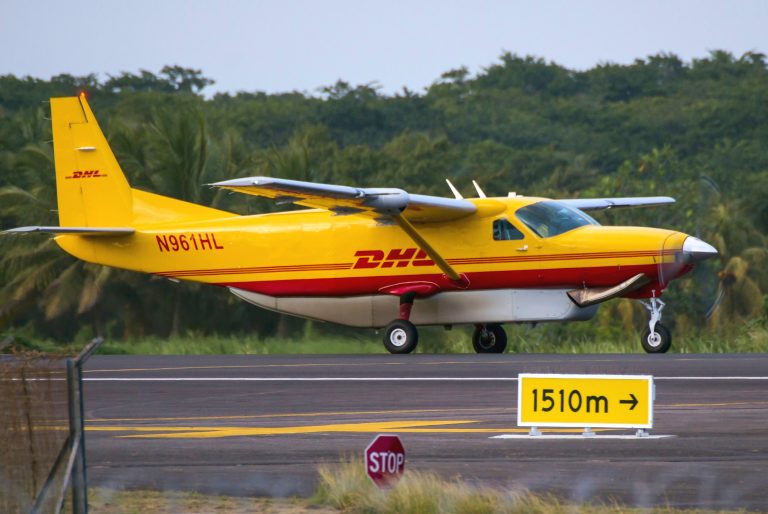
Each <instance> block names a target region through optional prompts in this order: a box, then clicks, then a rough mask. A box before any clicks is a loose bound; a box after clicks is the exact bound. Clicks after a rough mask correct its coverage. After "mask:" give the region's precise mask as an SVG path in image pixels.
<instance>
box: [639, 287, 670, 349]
mask: <svg viewBox="0 0 768 514" xmlns="http://www.w3.org/2000/svg"><path fill="white" fill-rule="evenodd" d="M643 306H644V307H645V308H646V309H648V312H649V313H650V315H651V319H650V320H649V321H648V328H647V329H645V331H644V332H643V335H642V337H641V338H640V343H641V344H642V345H643V350H645V351H646V352H647V353H666V352H667V350H669V347H670V346H672V334H671V333H670V332H669V329H668V328H667V327H665V326H664V325H662V324H661V323H660V321H661V311H662V310H663V309H664V306H665V303H664V302H662V301H661V300H659V299H658V298H655V297H653V298H651V301H650V302H648V303H645V302H643Z"/></svg>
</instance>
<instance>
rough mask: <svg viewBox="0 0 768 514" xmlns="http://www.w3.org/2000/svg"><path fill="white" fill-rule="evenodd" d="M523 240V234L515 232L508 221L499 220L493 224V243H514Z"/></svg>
mask: <svg viewBox="0 0 768 514" xmlns="http://www.w3.org/2000/svg"><path fill="white" fill-rule="evenodd" d="M524 238H525V236H524V235H523V233H522V232H520V231H519V230H517V229H516V228H515V226H514V225H513V224H512V223H510V222H509V221H508V220H506V219H504V218H500V219H497V220H495V221H494V222H493V240H494V241H516V240H519V239H524Z"/></svg>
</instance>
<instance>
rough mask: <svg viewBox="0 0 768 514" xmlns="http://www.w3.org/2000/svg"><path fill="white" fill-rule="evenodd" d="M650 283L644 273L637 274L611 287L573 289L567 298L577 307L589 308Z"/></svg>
mask: <svg viewBox="0 0 768 514" xmlns="http://www.w3.org/2000/svg"><path fill="white" fill-rule="evenodd" d="M650 282H651V279H649V278H648V277H647V276H646V275H645V273H638V274H637V275H635V276H634V277H632V278H630V279H629V280H625V281H624V282H622V283H621V284H618V285H616V286H613V287H592V288H585V289H574V290H573V291H568V298H570V299H571V300H573V303H575V304H576V305H578V306H579V307H589V306H590V305H595V304H597V303H601V302H605V301H607V300H610V299H611V298H616V297H617V296H621V295H624V294H627V293H631V292H633V291H637V290H638V289H640V288H641V287H643V286H644V285H646V284H648V283H650Z"/></svg>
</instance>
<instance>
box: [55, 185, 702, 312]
mask: <svg viewBox="0 0 768 514" xmlns="http://www.w3.org/2000/svg"><path fill="white" fill-rule="evenodd" d="M540 200H541V199H538V198H523V197H517V198H495V199H481V200H473V202H475V203H476V205H477V206H478V213H477V214H475V215H472V216H470V217H468V218H465V219H462V220H457V221H452V222H450V223H431V224H428V225H423V226H421V227H420V231H421V233H422V234H423V236H424V238H425V239H426V240H428V241H429V242H430V244H432V245H433V246H434V247H435V248H437V249H438V250H439V252H440V253H441V255H443V256H444V257H445V259H446V260H447V261H448V263H449V264H451V266H453V267H454V268H455V269H456V271H457V272H459V273H460V274H461V275H462V278H463V279H464V280H463V281H461V282H457V281H453V280H451V279H449V278H448V277H446V276H445V275H444V274H443V273H442V272H441V271H440V269H439V268H438V267H437V266H436V265H435V264H434V263H433V262H432V261H431V260H430V259H429V258H428V257H427V256H426V254H425V253H424V252H423V251H421V250H420V249H419V248H418V247H417V246H416V245H415V244H414V242H413V241H412V240H411V239H410V238H409V237H408V235H407V234H405V233H404V232H403V231H402V230H401V229H400V227H398V226H397V225H383V224H381V223H379V222H377V221H376V220H374V219H370V218H364V217H359V216H338V215H334V214H332V213H330V212H328V211H322V210H301V211H290V212H281V213H274V214H263V215H255V216H236V217H227V218H222V219H212V220H206V221H196V222H190V223H188V224H182V223H178V222H173V223H160V224H157V223H155V224H151V223H150V224H145V225H137V226H136V227H135V228H136V232H135V234H133V235H132V236H129V237H120V238H109V237H99V238H87V237H78V236H66V235H64V236H58V237H57V238H56V241H57V242H58V243H59V245H60V246H61V247H62V248H63V249H65V250H66V251H67V252H69V253H71V254H72V255H74V256H76V257H78V258H81V259H84V260H87V261H91V262H97V263H100V264H106V265H108V266H114V267H118V268H124V269H129V270H133V271H140V272H145V273H151V274H154V275H158V276H162V277H167V278H171V279H181V280H190V281H195V282H202V283H207V284H214V285H218V286H223V287H228V288H231V289H232V290H233V292H235V293H236V294H238V295H239V296H241V297H243V298H245V299H247V300H249V301H252V302H253V303H258V304H259V305H262V306H265V307H267V308H272V309H275V310H282V311H286V312H291V313H294V314H297V315H308V314H307V312H306V309H304V308H296V307H290V308H288V307H286V308H285V309H280V308H279V306H278V305H277V303H276V302H275V304H274V305H270V301H271V300H264V298H267V299H270V298H285V299H286V300H283V304H284V305H286V306H287V305H289V304H296V302H293V303H291V302H290V301H288V300H287V298H308V299H309V298H314V299H315V300H314V302H315V303H317V302H318V301H322V300H323V299H328V300H330V299H334V298H335V299H337V301H336V302H329V305H330V304H333V307H331V308H328V309H325V308H324V309H321V311H322V312H320V313H318V312H315V313H314V315H311V314H312V313H309V314H310V315H308V317H317V318H320V319H328V320H331V321H337V322H341V323H344V324H350V325H358V326H360V323H362V326H377V325H378V324H379V321H376V320H374V319H370V320H368V319H366V320H363V321H361V322H360V323H358V322H353V321H352V320H351V319H348V318H350V316H339V314H338V313H335V314H333V315H330V314H332V313H329V314H328V315H323V312H326V311H335V310H337V309H343V308H347V309H349V306H347V307H345V305H347V302H343V303H339V302H338V299H340V298H351V297H356V298H357V300H358V301H361V300H362V298H360V297H373V296H382V295H383V296H384V299H381V300H377V301H374V300H371V301H372V303H371V307H370V308H371V309H376V305H378V303H381V304H382V306H381V307H380V309H383V310H385V311H390V310H391V309H392V307H391V306H390V305H389V304H390V303H391V302H390V298H386V297H387V296H393V298H394V300H395V303H394V305H395V307H394V309H395V311H396V296H397V295H398V294H399V293H400V292H401V290H402V288H403V287H406V288H411V289H412V290H414V291H417V297H423V298H428V297H432V296H435V295H444V293H449V292H452V293H467V292H472V291H492V290H497V291H510V290H514V291H521V290H537V291H538V290H542V291H546V290H562V291H565V290H569V289H575V288H595V287H608V286H612V285H615V284H617V283H619V282H622V281H624V280H627V279H629V278H630V277H632V276H635V275H637V274H638V273H644V274H645V275H646V276H647V277H648V278H649V279H650V282H651V283H650V284H649V285H648V286H646V287H645V288H644V289H643V290H641V291H636V292H635V293H634V296H635V297H637V296H644V295H645V296H651V295H652V294H653V295H659V294H660V293H661V291H662V290H663V288H664V287H665V286H666V283H667V282H668V281H669V279H670V278H672V277H670V276H664V275H663V270H664V267H665V266H672V265H674V263H675V261H676V255H679V252H680V250H681V247H682V244H683V241H684V239H685V237H686V236H685V234H682V233H679V232H674V231H669V230H662V229H654V228H642V227H603V226H599V225H587V226H582V227H579V228H576V229H574V230H571V231H568V232H566V233H563V234H560V235H558V236H555V237H539V236H538V235H536V234H534V233H533V231H532V230H530V229H529V228H528V227H527V226H526V225H525V224H524V223H522V222H521V221H520V220H518V219H517V218H516V216H515V211H516V210H517V209H518V208H520V207H524V206H526V205H530V204H532V203H535V202H537V201H540ZM500 219H505V220H507V221H508V222H509V223H511V224H512V225H513V226H514V227H515V228H516V229H518V230H519V233H520V235H521V238H520V239H515V240H498V239H494V222H495V221H496V220H500ZM518 237H520V236H518ZM685 271H687V269H683V270H680V269H679V267H677V269H676V272H675V273H676V274H680V273H683V272H685ZM660 272H661V273H662V276H663V278H664V280H660V279H659V274H660ZM517 294H518V295H520V294H522V293H517ZM542 294H543V293H542ZM451 296H456V295H451ZM463 296H467V299H469V296H471V295H463ZM561 296H562V298H563V300H564V302H565V303H564V307H563V309H565V306H570V301H569V300H568V299H567V297H565V296H564V295H561ZM489 298H490V297H489ZM505 298H506V297H505ZM505 301H506V300H505V299H503V298H501V299H498V298H497V299H496V301H495V303H499V302H501V303H504V302H505ZM510 301H511V300H510ZM530 301H531V300H530V298H527V297H526V298H523V297H520V298H519V299H518V303H526V302H530ZM377 302H378V303H377ZM551 302H552V300H551V299H550V300H545V303H550V304H551ZM363 303H365V302H364V301H363ZM366 309H367V307H366ZM419 310H421V311H423V310H424V308H422V307H420V308H419ZM556 310H557V309H556ZM560 310H562V309H560ZM558 312H559V311H558ZM390 314H391V313H389V312H387V313H386V314H382V319H386V318H387V316H389V315H390ZM593 314H594V309H591V310H588V311H586V310H584V312H582V310H579V309H577V311H576V312H571V313H566V314H563V315H562V316H561V315H557V316H553V315H548V316H544V317H543V319H583V318H585V317H591V315H593ZM446 316H447V315H444V316H431V317H430V316H427V317H426V318H425V319H424V320H422V322H421V323H420V322H419V316H418V312H416V313H415V322H416V323H420V324H433V323H447V322H448V321H447V320H446ZM364 317H365V316H364ZM377 317H378V316H373V318H377ZM535 319H537V317H536V316H535V315H529V316H527V317H524V318H520V317H519V316H513V315H512V314H511V313H510V314H507V315H504V314H503V313H497V314H494V315H492V316H490V318H489V321H491V320H492V321H521V320H532V321H533V320H535ZM456 322H459V320H456Z"/></svg>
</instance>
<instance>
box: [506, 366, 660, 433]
mask: <svg viewBox="0 0 768 514" xmlns="http://www.w3.org/2000/svg"><path fill="white" fill-rule="evenodd" d="M653 400H654V388H653V377H652V376H649V375H555V374H549V375H547V374H529V373H521V374H520V375H518V390H517V424H518V426H523V427H605V428H608V427H610V428H652V427H653Z"/></svg>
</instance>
